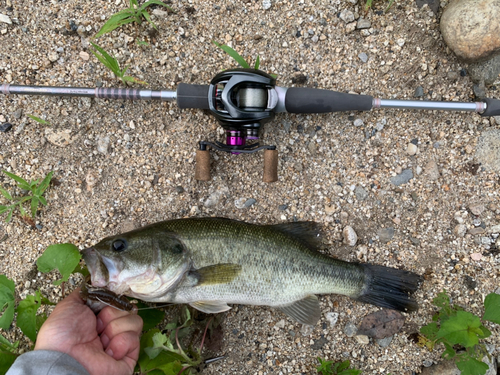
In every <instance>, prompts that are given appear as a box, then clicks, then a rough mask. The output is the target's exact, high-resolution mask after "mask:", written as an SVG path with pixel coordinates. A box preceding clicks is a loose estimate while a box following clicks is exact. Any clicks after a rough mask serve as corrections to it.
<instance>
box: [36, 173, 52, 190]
mask: <svg viewBox="0 0 500 375" xmlns="http://www.w3.org/2000/svg"><path fill="white" fill-rule="evenodd" d="M53 174H54V171H51V172H49V174H47V176H45V178H44V179H43V181H42V182H41V183H40V185H38V187H37V188H36V190H35V195H37V196H40V195H42V194H43V193H44V192H45V190H47V188H48V187H49V185H50V180H52V175H53Z"/></svg>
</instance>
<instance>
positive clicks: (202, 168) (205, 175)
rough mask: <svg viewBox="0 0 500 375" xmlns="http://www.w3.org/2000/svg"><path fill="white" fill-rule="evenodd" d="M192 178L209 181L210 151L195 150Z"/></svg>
mask: <svg viewBox="0 0 500 375" xmlns="http://www.w3.org/2000/svg"><path fill="white" fill-rule="evenodd" d="M194 178H195V179H196V180H198V181H210V178H211V176H210V151H208V150H196V166H195V170H194Z"/></svg>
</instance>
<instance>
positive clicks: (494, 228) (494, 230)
mask: <svg viewBox="0 0 500 375" xmlns="http://www.w3.org/2000/svg"><path fill="white" fill-rule="evenodd" d="M487 232H488V233H500V224H498V225H493V226H491V227H489V228H488V230H487Z"/></svg>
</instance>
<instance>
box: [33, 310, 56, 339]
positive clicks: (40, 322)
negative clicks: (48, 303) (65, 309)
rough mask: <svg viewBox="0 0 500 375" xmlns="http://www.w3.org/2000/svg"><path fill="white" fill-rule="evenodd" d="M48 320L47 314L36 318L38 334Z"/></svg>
mask: <svg viewBox="0 0 500 375" xmlns="http://www.w3.org/2000/svg"><path fill="white" fill-rule="evenodd" d="M54 305H55V304H54ZM48 318H49V317H48V316H47V314H45V313H43V314H40V315H37V316H36V321H35V327H36V331H37V332H38V331H40V328H41V327H42V325H43V323H45V321H46V320H47V319H48Z"/></svg>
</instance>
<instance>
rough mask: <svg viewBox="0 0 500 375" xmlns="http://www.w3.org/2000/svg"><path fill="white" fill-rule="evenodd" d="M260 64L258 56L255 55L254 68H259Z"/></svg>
mask: <svg viewBox="0 0 500 375" xmlns="http://www.w3.org/2000/svg"><path fill="white" fill-rule="evenodd" d="M259 66H260V56H259V55H257V60H255V65H254V69H259Z"/></svg>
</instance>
